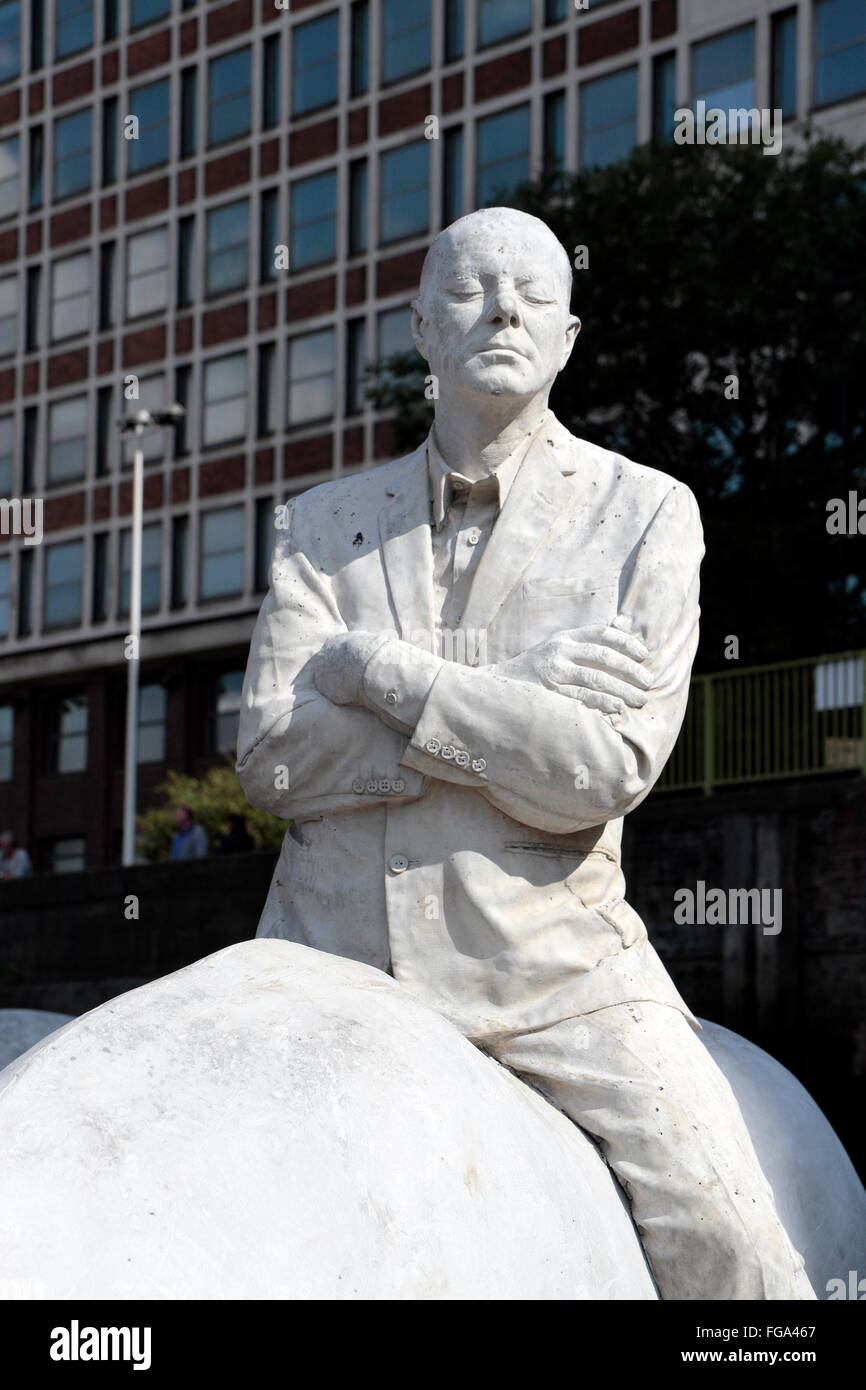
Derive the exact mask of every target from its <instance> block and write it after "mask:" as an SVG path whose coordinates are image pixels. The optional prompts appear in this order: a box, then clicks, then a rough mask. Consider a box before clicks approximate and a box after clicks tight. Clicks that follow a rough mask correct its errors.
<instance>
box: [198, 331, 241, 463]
mask: <svg viewBox="0 0 866 1390" xmlns="http://www.w3.org/2000/svg"><path fill="white" fill-rule="evenodd" d="M246 432H247V355H246V353H245V352H233V353H231V354H230V355H229V356H228V357H218V358H216V359H215V360H214V361H212V362H206V363H205V368H204V412H203V419H202V443H203V444H204V445H208V444H219V443H220V442H221V441H222V440H225V439H242V438H243V436H244V435H245V434H246Z"/></svg>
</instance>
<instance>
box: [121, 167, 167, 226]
mask: <svg viewBox="0 0 866 1390" xmlns="http://www.w3.org/2000/svg"><path fill="white" fill-rule="evenodd" d="M168 197H169V193H168V176H167V175H165V174H164V175H163V176H162V178H158V179H151V181H150V183H139V184H136V185H135V186H134V187H133V188H127V190H126V202H125V217H126V221H127V222H134V221H135V219H136V218H137V217H147V215H148V213H150V212H162V211H163V210H164V209H165V208H167V207H168Z"/></svg>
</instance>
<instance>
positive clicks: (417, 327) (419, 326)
mask: <svg viewBox="0 0 866 1390" xmlns="http://www.w3.org/2000/svg"><path fill="white" fill-rule="evenodd" d="M412 337H413V339H414V342H415V346H416V348H417V349H418V351H419V352H420V354H421V356H422V357H423V358H424V360H425V362H426V361H427V349H426V347H425V344H424V315H423V314H422V313H421V301H420V299H413V300H412Z"/></svg>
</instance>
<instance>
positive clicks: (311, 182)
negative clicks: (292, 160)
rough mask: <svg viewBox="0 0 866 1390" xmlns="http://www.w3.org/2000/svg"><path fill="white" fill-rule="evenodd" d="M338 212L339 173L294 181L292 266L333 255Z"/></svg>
mask: <svg viewBox="0 0 866 1390" xmlns="http://www.w3.org/2000/svg"><path fill="white" fill-rule="evenodd" d="M336 213H337V176H336V174H335V173H334V172H333V171H332V172H330V173H327V174H316V175H314V177H313V178H310V179H298V181H297V183H293V184H292V202H291V229H290V233H289V237H290V242H289V260H290V264H291V266H292V269H293V270H302V269H303V268H304V267H305V266H308V265H320V264H322V263H323V262H324V261H332V260H333V259H334V256H335V254H336V240H337V217H336Z"/></svg>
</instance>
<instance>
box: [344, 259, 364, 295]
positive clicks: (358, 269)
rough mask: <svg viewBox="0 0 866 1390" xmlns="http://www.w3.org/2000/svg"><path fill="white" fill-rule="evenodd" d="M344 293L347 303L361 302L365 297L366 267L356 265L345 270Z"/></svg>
mask: <svg viewBox="0 0 866 1390" xmlns="http://www.w3.org/2000/svg"><path fill="white" fill-rule="evenodd" d="M345 293H346V303H347V304H363V302H364V300H365V299H366V298H367V267H366V266H364V265H356V266H354V267H353V268H352V269H351V270H347V271H346V279H345Z"/></svg>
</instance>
